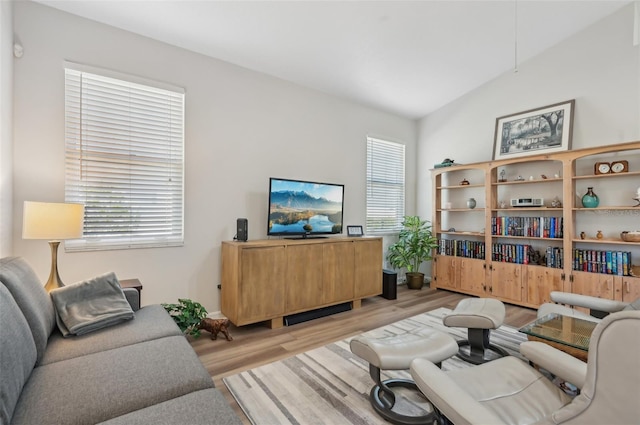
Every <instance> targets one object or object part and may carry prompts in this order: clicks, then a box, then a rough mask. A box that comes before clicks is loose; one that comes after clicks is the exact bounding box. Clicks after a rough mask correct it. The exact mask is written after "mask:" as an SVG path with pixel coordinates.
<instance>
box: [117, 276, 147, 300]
mask: <svg viewBox="0 0 640 425" xmlns="http://www.w3.org/2000/svg"><path fill="white" fill-rule="evenodd" d="M120 286H121V287H122V288H134V289H136V290H137V291H138V296H139V297H142V294H141V292H142V283H140V280H139V279H137V278H135V279H124V280H121V281H120Z"/></svg>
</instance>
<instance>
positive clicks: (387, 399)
mask: <svg viewBox="0 0 640 425" xmlns="http://www.w3.org/2000/svg"><path fill="white" fill-rule="evenodd" d="M369 374H370V375H371V378H373V380H374V381H375V382H376V384H377V385H375V386H374V387H373V388H371V393H370V397H369V400H370V401H371V406H373V409H374V410H375V411H376V412H377V413H378V414H379V415H380V416H382V417H383V418H384V419H385V420H386V421H388V422H391V423H392V424H397V425H433V424H438V423H439V422H438V417H437V416H436V414H435V408H434V410H433V411H432V412H430V413H428V414H426V415H421V416H408V415H402V414H400V413H397V412H394V411H393V410H392V409H393V406H394V405H395V403H396V396H395V394H394V392H393V390H392V389H391V388H394V387H402V388H408V389H410V390H413V391H417V392H419V393H420V390H419V389H418V386H417V385H416V383H415V382H413V381H410V380H408V379H387V380H386V381H381V380H380V369H379V368H377V367H375V366H372V365H369ZM427 401H428V400H427ZM430 404H431V403H430ZM432 408H433V406H432Z"/></svg>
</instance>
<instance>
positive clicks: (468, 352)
mask: <svg viewBox="0 0 640 425" xmlns="http://www.w3.org/2000/svg"><path fill="white" fill-rule="evenodd" d="M468 335H469V339H465V340H463V341H458V347H460V348H459V350H458V354H457V355H458V357H460V358H461V359H462V360H464V361H465V362H467V363H471V364H474V365H479V364H482V363H486V362H490V361H491V360H495V359H498V358H500V357H505V356H508V355H509V353H507V351H506V350H505V349H504V348H502V347H498V346H497V345H493V344H491V343H490V342H489V329H472V328H469V332H468ZM467 347H468V349H467Z"/></svg>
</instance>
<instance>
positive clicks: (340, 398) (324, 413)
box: [224, 308, 526, 425]
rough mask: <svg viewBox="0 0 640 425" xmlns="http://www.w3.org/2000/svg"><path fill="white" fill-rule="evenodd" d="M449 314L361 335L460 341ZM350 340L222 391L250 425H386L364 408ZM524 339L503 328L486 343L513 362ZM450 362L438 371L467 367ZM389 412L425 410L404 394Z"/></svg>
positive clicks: (361, 369)
mask: <svg viewBox="0 0 640 425" xmlns="http://www.w3.org/2000/svg"><path fill="white" fill-rule="evenodd" d="M450 311H451V310H449V309H446V308H439V309H437V310H433V311H430V312H427V313H424V314H420V315H418V316H414V317H411V318H409V319H405V320H402V321H400V322H396V323H393V324H391V325H388V326H384V327H382V328H378V329H374V330H372V331H369V332H367V333H365V334H364V335H367V336H373V337H382V336H388V335H397V334H402V333H405V332H407V331H409V330H411V329H415V328H424V327H431V328H434V329H437V330H440V331H443V332H447V333H449V334H451V335H452V336H453V337H454V338H455V339H456V340H459V339H466V336H467V332H466V330H465V329H458V328H448V327H446V326H444V325H443V324H442V318H443V316H444V315H446V314H447V313H449V312H450ZM350 340H351V338H348V339H345V340H342V341H338V342H336V343H333V344H329V345H325V346H324V347H320V348H317V349H314V350H311V351H307V352H305V353H302V354H298V355H297V356H293V357H289V358H287V359H284V360H281V361H278V362H274V363H270V364H267V365H264V366H261V367H258V368H255V369H251V370H248V371H246V372H242V373H239V374H236V375H232V376H229V377H227V378H224V383H225V385H226V386H227V387H228V388H229V391H230V392H231V393H232V394H233V396H234V397H235V399H236V400H237V402H238V404H239V405H240V407H241V408H242V410H243V411H244V412H245V414H246V415H247V417H248V418H249V420H250V421H251V422H252V423H253V424H254V425H276V424H278V425H279V424H300V425H306V424H387V423H388V422H385V421H384V420H383V419H382V418H381V417H380V416H378V415H377V414H376V413H375V411H374V410H373V408H372V407H371V404H370V402H369V391H370V390H371V387H372V386H373V381H372V380H371V377H370V376H369V365H368V364H367V363H366V362H365V361H364V360H362V359H361V358H359V357H357V356H355V355H353V353H351V350H350V349H349V341H350ZM524 340H526V337H525V335H524V334H522V333H520V332H518V330H517V329H515V328H512V327H509V326H505V325H503V326H501V327H500V328H499V329H497V330H494V331H492V332H491V342H492V343H493V344H496V345H499V346H501V347H503V348H505V349H506V350H507V351H508V352H509V353H510V354H513V355H517V356H519V353H518V346H519V345H520V343H521V342H523V341H524ZM469 366H470V365H469V364H468V363H465V362H463V361H461V360H459V359H458V358H457V357H453V358H451V359H449V360H445V361H444V362H443V364H442V368H443V369H444V370H451V369H455V368H463V367H469ZM382 376H383V379H387V378H404V379H411V376H410V374H409V371H389V372H383V375H382ZM394 410H398V411H401V412H403V413H407V414H411V415H417V414H424V413H425V412H426V411H428V410H430V406H429V405H428V404H427V403H425V402H424V398H423V397H421V395H420V394H418V393H414V392H409V391H407V392H404V393H403V397H402V400H401V402H398V403H397V406H396V407H394Z"/></svg>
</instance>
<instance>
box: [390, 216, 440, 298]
mask: <svg viewBox="0 0 640 425" xmlns="http://www.w3.org/2000/svg"><path fill="white" fill-rule="evenodd" d="M402 226H403V229H402V230H400V234H399V235H398V242H396V243H394V244H393V245H391V246H389V249H388V251H387V260H389V263H390V264H391V266H392V267H394V268H396V269H401V268H406V269H407V286H408V287H409V288H411V289H420V288H422V285H423V284H424V273H420V271H419V270H420V265H421V264H422V263H423V262H425V261H429V260H431V259H432V258H433V250H434V249H435V248H437V247H438V239H437V238H436V237H435V236H434V235H433V233H432V232H431V225H430V224H429V221H428V220H420V217H419V216H405V217H404V220H403V221H402Z"/></svg>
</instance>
